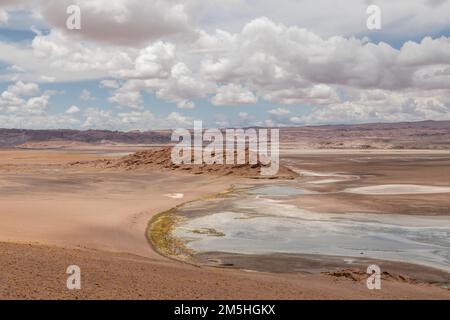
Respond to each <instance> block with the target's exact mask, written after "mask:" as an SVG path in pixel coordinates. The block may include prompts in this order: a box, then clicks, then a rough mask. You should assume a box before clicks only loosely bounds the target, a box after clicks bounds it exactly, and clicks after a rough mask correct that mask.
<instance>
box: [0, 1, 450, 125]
mask: <svg viewBox="0 0 450 320" xmlns="http://www.w3.org/2000/svg"><path fill="white" fill-rule="evenodd" d="M74 3H76V4H77V5H79V7H80V10H81V18H80V19H81V20H80V21H81V26H82V27H81V30H75V31H74V30H69V29H68V28H67V26H66V20H67V18H68V15H67V13H66V9H67V7H68V6H69V5H70V4H73V2H72V1H65V0H62V1H57V2H55V1H45V0H41V1H26V0H24V1H6V2H5V4H0V127H24V128H66V127H67V128H77V129H112V130H135V129H139V130H149V129H159V128H174V127H180V126H181V127H189V126H192V123H193V121H194V120H203V121H204V123H205V125H204V126H208V127H228V126H232V127H234V126H253V125H257V126H292V125H309V124H326V123H361V122H392V121H419V120H428V119H434V120H444V119H450V98H449V97H450V38H449V37H450V21H449V19H448V13H449V12H450V1H445V0H442V1H441V0H424V1H417V2H414V3H411V2H410V1H396V2H395V4H393V3H392V2H390V1H374V4H376V5H377V6H378V8H379V9H380V18H381V29H379V30H369V29H368V28H367V26H366V20H367V19H368V16H369V15H368V14H367V13H366V8H367V6H368V3H367V1H358V0H354V1H348V2H343V3H342V4H341V5H340V6H337V7H336V6H335V5H334V4H333V2H331V1H327V0H320V1H299V2H292V1H288V0H285V1H277V2H275V1H268V0H263V1H258V2H255V1H250V0H248V1H245V0H230V1H212V2H211V3H210V4H208V5H206V4H204V2H201V1H196V0H192V1H190V0H187V1H173V2H161V1H156V0H155V1H153V0H152V1H147V2H146V4H145V5H142V3H139V2H138V1H134V0H128V1H125V0H118V1H116V2H114V4H113V5H108V6H105V5H104V2H103V1H84V0H79V1H74Z"/></svg>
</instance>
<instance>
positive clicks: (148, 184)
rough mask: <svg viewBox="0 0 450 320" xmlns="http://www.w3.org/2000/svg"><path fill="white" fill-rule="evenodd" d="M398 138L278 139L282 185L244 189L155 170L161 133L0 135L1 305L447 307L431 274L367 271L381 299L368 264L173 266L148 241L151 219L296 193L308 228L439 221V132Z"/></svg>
mask: <svg viewBox="0 0 450 320" xmlns="http://www.w3.org/2000/svg"><path fill="white" fill-rule="evenodd" d="M386 126H389V128H390V129H387V128H386ZM397 126H398V127H397V129H396V127H395V125H372V126H371V125H364V126H350V127H341V126H336V127H334V128H331V127H317V128H316V127H310V128H297V129H292V128H289V129H286V130H285V131H283V130H282V137H283V138H282V152H281V154H282V156H281V158H282V165H283V167H282V170H283V171H282V172H283V173H288V175H289V179H285V178H286V175H284V176H283V175H281V176H280V177H279V179H275V180H268V179H257V180H255V179H252V176H254V174H255V172H253V171H252V170H254V169H255V168H253V169H252V170H251V169H250V168H246V167H245V166H244V167H236V168H226V170H225V169H223V168H215V169H214V170H212V169H211V170H209V169H210V168H208V167H205V168H203V169H201V170H199V169H197V168H196V169H195V170H182V168H172V167H171V166H170V165H169V166H168V164H167V161H166V160H167V158H164V159H159V161H155V160H158V156H160V155H161V154H163V151H161V150H165V149H159V147H160V146H161V145H164V144H165V143H167V142H168V141H169V139H170V134H169V133H167V132H156V133H131V134H122V133H114V134H112V133H109V132H103V133H102V134H100V133H99V132H93V133H92V134H89V133H87V132H72V131H68V133H67V132H66V133H65V134H63V135H62V134H61V132H59V133H58V132H53V131H48V132H46V133H45V134H44V133H43V132H40V133H36V132H33V131H21V132H20V131H17V130H16V131H14V130H0V141H1V142H2V143H1V144H0V145H1V146H3V147H4V148H3V149H0V221H1V222H2V223H1V224H0V270H1V272H0V298H2V299H14V298H19V299H47V298H49V299H450V290H449V289H446V288H445V285H443V284H444V283H446V282H447V281H448V282H450V280H449V278H450V277H449V273H448V272H447V271H443V270H438V269H436V268H434V267H430V266H419V265H416V264H414V263H406V262H395V261H394V262H393V261H391V262H389V261H382V260H379V263H380V265H381V266H382V271H383V272H384V273H383V274H382V281H383V282H382V289H381V290H368V289H367V287H366V278H367V274H366V273H365V271H366V270H365V264H366V263H372V262H373V261H375V262H376V261H377V260H371V259H368V258H366V257H364V259H366V260H364V259H359V260H358V261H359V262H358V263H353V264H350V265H348V264H346V263H344V262H343V260H342V259H339V258H334V257H330V256H320V255H315V256H314V257H310V256H308V255H303V256H302V255H300V256H299V255H290V256H287V255H284V256H283V255H278V256H277V255H275V256H274V257H270V256H268V255H265V254H262V255H257V254H253V255H252V254H248V255H245V254H228V253H208V252H206V253H199V254H198V255H197V256H195V257H194V259H187V260H182V259H177V257H168V256H167V255H163V254H161V250H160V249H158V248H156V247H155V243H152V241H151V236H149V237H147V236H148V231H149V230H151V228H148V226H149V222H150V221H151V220H152V219H153V220H154V218H155V216H156V215H157V214H160V213H164V212H168V211H170V210H172V209H173V208H176V207H182V206H183V205H185V204H187V203H190V202H194V203H197V202H198V201H201V200H207V199H212V198H214V197H216V196H217V195H218V194H222V193H223V192H225V191H229V190H230V189H236V188H237V189H239V188H243V187H245V188H247V187H254V186H255V185H256V186H278V185H282V186H283V188H284V187H286V186H289V187H292V186H294V187H295V188H300V187H301V188H302V190H307V191H308V193H306V194H301V195H298V196H297V195H292V196H289V197H286V198H285V199H284V198H283V201H284V202H285V203H286V204H287V205H293V206H294V205H295V206H297V207H300V208H302V209H305V210H310V211H311V212H314V214H318V215H320V214H326V213H330V212H332V213H333V214H339V215H344V216H345V215H349V214H374V215H377V216H381V215H386V214H388V215H389V214H396V215H400V216H401V217H406V218H408V219H409V217H411V218H413V217H418V216H420V217H434V218H439V219H446V218H448V216H449V215H450V193H449V191H447V189H445V188H450V170H449V168H450V125H449V124H448V123H447V122H442V123H441V122H427V123H421V124H416V125H414V124H398V125H397ZM324 130H325V132H326V134H324ZM294 131H295V132H294ZM283 132H284V133H283ZM358 132H359V133H358ZM382 132H384V133H382ZM406 132H409V133H406ZM20 135H21V136H20ZM327 135H330V136H334V137H336V139H335V140H330V139H329V137H328V136H327ZM19 136H20V138H19ZM302 137H305V138H304V139H303V138H302ZM319 137H321V140H320V141H319ZM326 140H330V141H333V142H332V145H331V144H330V143H326ZM341 143H342V144H341ZM369 145H370V146H369ZM143 150H150V151H144V153H142V151H143ZM134 152H141V153H137V154H133V153H134ZM150 160H151V161H153V162H150ZM163 160H164V161H163ZM167 166H168V167H167ZM189 171H192V172H189ZM230 172H231V173H230ZM246 172H248V174H246ZM374 187H375V188H374ZM433 188H435V189H433ZM436 188H441V189H436ZM273 195H274V194H272V196H273ZM267 196H268V197H269V198H270V197H271V195H270V194H269V195H267ZM275 198H276V197H275ZM277 199H278V198H277ZM269 200H270V199H269ZM277 201H278V200H277ZM169 231H170V230H169ZM212 257H214V259H215V260H214V261H220V263H218V264H214V263H211V261H213V259H212ZM202 259H203V260H202ZM447 259H448V257H447ZM447 261H448V260H447ZM69 265H78V266H80V268H81V272H82V289H81V290H74V291H71V290H68V289H67V288H66V279H67V274H66V268H67V267H68V266H69ZM292 265H295V266H296V268H292V267H289V266H292Z"/></svg>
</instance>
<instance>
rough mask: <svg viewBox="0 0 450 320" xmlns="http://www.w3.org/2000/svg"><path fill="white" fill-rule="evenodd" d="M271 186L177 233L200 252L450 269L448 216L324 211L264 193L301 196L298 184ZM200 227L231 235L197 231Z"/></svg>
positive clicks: (220, 206) (227, 202)
mask: <svg viewBox="0 0 450 320" xmlns="http://www.w3.org/2000/svg"><path fill="white" fill-rule="evenodd" d="M267 188H268V187H259V188H256V189H250V190H247V191H244V192H242V193H239V194H235V195H233V196H232V197H228V198H225V199H223V201H221V202H218V203H217V204H216V205H214V206H212V207H211V205H209V206H208V210H207V211H208V214H207V215H199V216H198V215H197V216H196V217H194V218H192V219H187V220H186V221H184V222H183V223H182V224H181V225H179V226H178V227H177V228H176V229H175V231H174V235H175V236H177V237H179V238H182V239H184V240H186V241H188V243H187V246H188V247H189V248H191V249H193V250H195V251H197V252H207V251H220V252H232V253H244V254H245V253H246V254H261V253H277V252H283V253H296V254H320V255H337V256H350V257H365V258H379V259H385V260H393V261H403V262H411V263H416V264H422V265H426V266H432V267H436V268H439V269H443V270H447V271H450V219H449V218H448V217H425V216H406V215H395V214H331V213H330V214H322V213H320V214H319V213H314V212H309V211H306V210H304V209H301V208H299V207H296V206H294V205H290V204H285V203H283V202H282V200H273V199H268V198H265V197H264V196H266V195H274V193H272V192H271V191H274V192H275V194H277V195H280V194H283V192H284V191H286V192H287V194H290V195H292V194H297V193H294V190H292V189H296V188H290V187H286V188H287V189H285V188H281V189H280V188H279V187H277V188H278V189H267ZM271 188H273V187H271ZM299 190H300V191H299V192H304V190H303V189H299ZM269 191H270V192H269ZM300 194H301V193H300ZM277 199H278V198H277ZM182 211H183V209H181V212H182ZM200 229H205V230H206V229H214V230H216V231H218V232H221V233H224V234H225V235H224V236H221V237H220V236H219V237H218V236H212V235H208V234H198V233H196V232H194V231H195V230H200Z"/></svg>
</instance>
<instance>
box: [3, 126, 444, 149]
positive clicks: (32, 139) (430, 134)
mask: <svg viewBox="0 0 450 320" xmlns="http://www.w3.org/2000/svg"><path fill="white" fill-rule="evenodd" d="M170 136H171V130H155V131H146V132H140V131H131V132H120V131H108V130H86V131H79V130H26V129H0V147H1V148H12V147H30V146H33V145H34V144H37V143H38V142H49V143H52V142H58V143H59V144H64V143H67V144H69V145H70V144H74V143H80V144H92V145H98V144H166V143H169V142H170ZM280 136H281V142H283V143H286V144H292V145H295V146H297V147H299V148H324V149H325V148H333V149H450V121H420V122H402V123H371V124H354V125H322V126H303V127H284V128H280Z"/></svg>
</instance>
